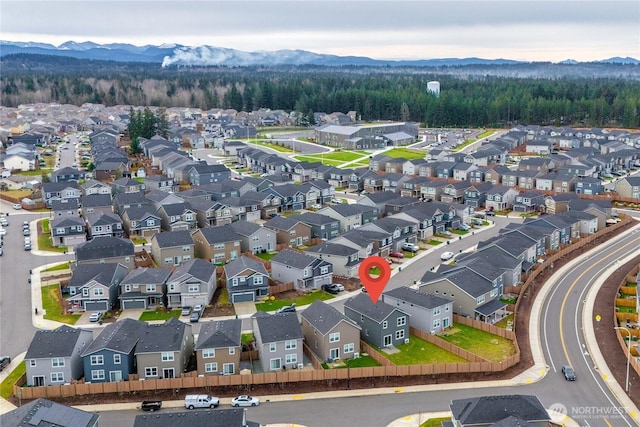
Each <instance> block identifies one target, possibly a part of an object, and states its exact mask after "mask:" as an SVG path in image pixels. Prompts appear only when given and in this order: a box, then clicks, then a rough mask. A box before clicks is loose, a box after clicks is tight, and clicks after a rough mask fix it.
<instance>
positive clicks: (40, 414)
mask: <svg viewBox="0 0 640 427" xmlns="http://www.w3.org/2000/svg"><path fill="white" fill-rule="evenodd" d="M98 418H100V415H98V414H93V413H91V412H85V411H83V410H81V409H77V408H73V407H71V406H67V405H62V404H60V403H56V402H53V401H51V400H47V399H42V398H39V399H36V400H34V401H31V402H29V403H23V404H22V406H20V407H18V408H16V409H14V410H12V411H10V412H7V413H5V414H2V415H0V425H3V426H14V427H33V426H37V427H93V426H95V425H97V422H98ZM191 427H195V426H191Z"/></svg>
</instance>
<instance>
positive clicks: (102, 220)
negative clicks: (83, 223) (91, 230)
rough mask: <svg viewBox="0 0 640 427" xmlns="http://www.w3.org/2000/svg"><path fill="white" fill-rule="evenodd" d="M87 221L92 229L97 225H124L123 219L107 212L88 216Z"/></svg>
mask: <svg viewBox="0 0 640 427" xmlns="http://www.w3.org/2000/svg"><path fill="white" fill-rule="evenodd" d="M86 220H87V224H89V226H90V227H93V226H95V225H108V224H117V223H122V218H120V217H119V216H118V215H116V214H113V213H105V212H100V213H93V214H89V215H87V217H86Z"/></svg>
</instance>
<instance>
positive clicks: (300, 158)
mask: <svg viewBox="0 0 640 427" xmlns="http://www.w3.org/2000/svg"><path fill="white" fill-rule="evenodd" d="M294 159H295V160H297V161H299V162H309V163H315V162H321V163H322V164H323V165H329V166H340V165H341V164H343V163H344V162H343V161H341V160H332V159H322V158H320V157H315V156H295V157H294Z"/></svg>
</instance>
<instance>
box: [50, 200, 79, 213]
mask: <svg viewBox="0 0 640 427" xmlns="http://www.w3.org/2000/svg"><path fill="white" fill-rule="evenodd" d="M79 207H80V199H75V198H74V199H61V200H52V201H51V210H52V211H66V210H69V209H78V208H79Z"/></svg>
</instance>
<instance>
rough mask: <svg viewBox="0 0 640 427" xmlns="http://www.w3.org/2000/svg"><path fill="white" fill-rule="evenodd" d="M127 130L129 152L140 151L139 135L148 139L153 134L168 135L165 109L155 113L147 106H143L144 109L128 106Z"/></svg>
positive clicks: (135, 152)
mask: <svg viewBox="0 0 640 427" xmlns="http://www.w3.org/2000/svg"><path fill="white" fill-rule="evenodd" d="M127 132H129V139H131V144H130V145H129V151H130V152H131V154H139V153H142V145H140V140H139V139H138V138H139V137H142V138H147V139H149V138H151V137H153V136H155V135H160V136H162V137H164V138H167V136H168V135H169V121H168V119H167V114H166V112H165V110H164V109H160V110H159V111H158V112H157V113H154V112H153V111H151V109H150V108H149V107H144V110H143V109H140V108H139V109H137V110H134V109H133V107H131V108H129V123H128V124H127Z"/></svg>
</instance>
